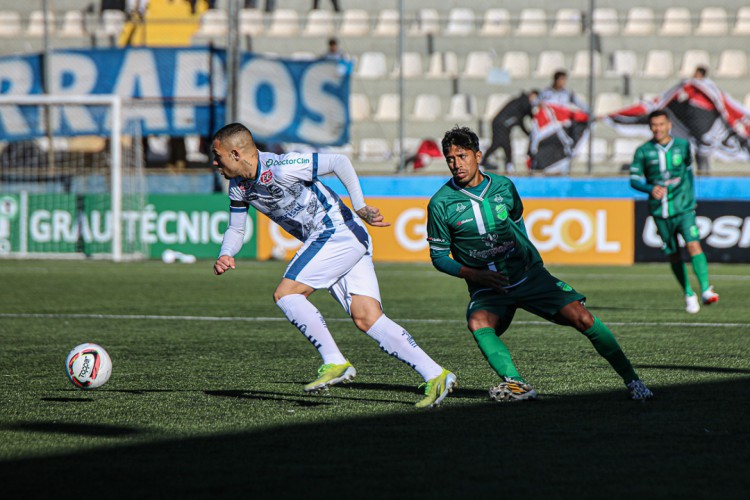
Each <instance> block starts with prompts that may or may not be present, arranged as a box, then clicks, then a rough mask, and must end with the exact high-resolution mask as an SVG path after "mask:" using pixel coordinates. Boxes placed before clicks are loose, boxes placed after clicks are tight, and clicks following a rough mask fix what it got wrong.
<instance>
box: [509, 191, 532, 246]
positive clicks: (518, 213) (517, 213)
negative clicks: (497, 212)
mask: <svg viewBox="0 0 750 500" xmlns="http://www.w3.org/2000/svg"><path fill="white" fill-rule="evenodd" d="M510 188H511V189H510V190H511V192H512V193H513V210H511V211H510V212H509V213H508V215H509V216H510V220H512V221H513V222H514V223H515V225H516V226H518V229H520V230H521V232H522V233H523V235H524V236H526V237H527V238H528V237H529V233H527V232H526V224H525V223H524V221H523V200H521V195H520V194H518V190H517V189H516V185H515V184H513V182H512V181H511V183H510Z"/></svg>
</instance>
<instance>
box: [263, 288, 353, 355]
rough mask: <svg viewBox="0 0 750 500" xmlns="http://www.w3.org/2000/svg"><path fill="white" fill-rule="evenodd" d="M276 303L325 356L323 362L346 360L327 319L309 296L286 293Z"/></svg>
mask: <svg viewBox="0 0 750 500" xmlns="http://www.w3.org/2000/svg"><path fill="white" fill-rule="evenodd" d="M276 305H277V306H279V309H281V311H282V312H283V313H284V316H286V317H287V319H288V320H289V321H290V322H291V323H292V324H293V325H294V326H296V327H297V329H298V330H299V331H300V332H301V333H302V335H304V336H305V337H307V340H309V341H310V343H311V344H312V345H313V346H315V348H316V349H317V350H318V352H319V353H320V356H321V357H322V358H323V364H331V363H332V364H335V365H340V364H343V363H345V362H346V358H344V355H343V354H341V351H339V348H338V346H337V345H336V341H335V340H333V336H331V332H330V331H328V326H327V325H326V320H325V319H324V318H323V315H322V314H320V311H318V308H317V307H315V306H314V305H312V303H311V302H310V301H309V300H307V297H305V296H304V295H300V294H292V295H285V296H284V297H281V298H280V299H279V300H278V301H277V302H276Z"/></svg>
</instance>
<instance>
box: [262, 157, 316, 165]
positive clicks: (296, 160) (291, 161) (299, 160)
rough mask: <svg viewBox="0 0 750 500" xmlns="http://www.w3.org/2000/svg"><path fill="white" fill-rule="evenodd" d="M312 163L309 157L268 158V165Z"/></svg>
mask: <svg viewBox="0 0 750 500" xmlns="http://www.w3.org/2000/svg"><path fill="white" fill-rule="evenodd" d="M308 163H310V159H309V158H287V159H285V160H274V159H273V158H269V159H267V160H266V166H267V167H278V166H280V165H306V164H308Z"/></svg>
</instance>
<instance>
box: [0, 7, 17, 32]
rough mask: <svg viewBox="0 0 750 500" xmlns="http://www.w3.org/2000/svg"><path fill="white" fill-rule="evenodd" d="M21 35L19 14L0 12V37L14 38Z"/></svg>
mask: <svg viewBox="0 0 750 500" xmlns="http://www.w3.org/2000/svg"><path fill="white" fill-rule="evenodd" d="M20 33H21V14H19V13H18V12H16V11H13V10H2V11H0V36H5V37H9V36H16V35H19V34H20Z"/></svg>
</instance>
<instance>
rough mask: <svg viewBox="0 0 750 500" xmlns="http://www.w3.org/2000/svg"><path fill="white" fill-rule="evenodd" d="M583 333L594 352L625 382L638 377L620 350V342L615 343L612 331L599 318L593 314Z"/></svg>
mask: <svg viewBox="0 0 750 500" xmlns="http://www.w3.org/2000/svg"><path fill="white" fill-rule="evenodd" d="M583 334H584V335H585V336H586V337H587V338H588V339H589V340H590V341H591V343H592V344H594V349H596V352H598V353H599V355H600V356H601V357H603V358H604V359H606V360H607V361H608V362H609V364H610V365H612V368H614V369H615V371H616V372H617V374H618V375H619V376H620V377H622V380H623V381H624V382H625V383H626V384H627V383H628V382H630V381H632V380H637V379H638V375H637V374H636V373H635V369H634V368H633V365H632V364H630V360H628V358H627V356H625V353H624V352H622V349H621V348H620V344H618V343H617V339H615V336H614V335H613V334H612V331H611V330H610V329H609V328H608V327H607V325H605V324H604V323H602V322H601V321H600V320H599V318H597V317H596V316H594V325H593V326H592V327H591V328H589V329H588V330H586V331H585V332H583Z"/></svg>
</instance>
